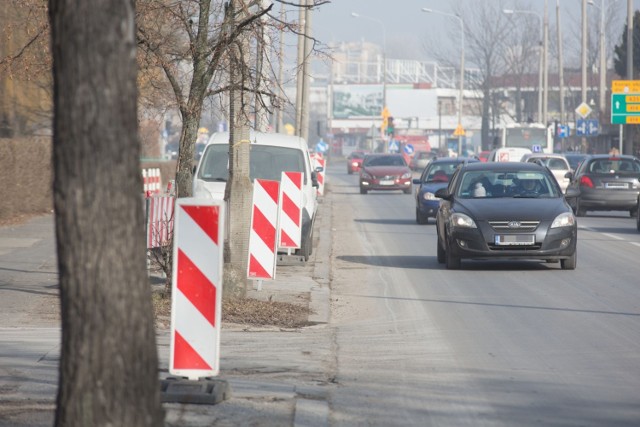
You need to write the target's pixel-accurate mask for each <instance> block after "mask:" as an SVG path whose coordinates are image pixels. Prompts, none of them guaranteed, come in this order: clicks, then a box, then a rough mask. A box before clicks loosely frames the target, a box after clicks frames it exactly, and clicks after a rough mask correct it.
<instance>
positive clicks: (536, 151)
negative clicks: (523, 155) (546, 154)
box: [531, 144, 542, 153]
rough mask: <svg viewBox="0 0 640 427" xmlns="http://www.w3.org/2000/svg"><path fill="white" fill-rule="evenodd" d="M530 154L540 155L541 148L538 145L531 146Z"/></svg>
mask: <svg viewBox="0 0 640 427" xmlns="http://www.w3.org/2000/svg"><path fill="white" fill-rule="evenodd" d="M531 152H532V153H542V146H541V145H539V144H535V145H532V146H531Z"/></svg>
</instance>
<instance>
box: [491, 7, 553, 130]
mask: <svg viewBox="0 0 640 427" xmlns="http://www.w3.org/2000/svg"><path fill="white" fill-rule="evenodd" d="M502 13H504V14H505V15H514V14H523V15H526V14H528V15H533V16H535V17H536V18H538V20H539V23H540V35H541V39H542V40H545V34H544V33H545V31H544V21H543V19H542V16H540V14H539V13H537V12H534V11H531V10H514V9H503V10H502ZM546 58H547V49H546V45H545V43H544V42H543V44H542V49H541V50H540V59H539V70H538V121H540V122H542V124H544V125H545V126H546V124H547V123H546V122H547V117H546V115H547V108H546V105H544V104H545V102H544V101H543V92H545V89H546V88H545V87H544V79H543V75H545V74H546V68H547V67H546V65H545V64H546Z"/></svg>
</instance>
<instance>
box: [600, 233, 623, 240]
mask: <svg viewBox="0 0 640 427" xmlns="http://www.w3.org/2000/svg"><path fill="white" fill-rule="evenodd" d="M602 235H603V236H607V237H611V238H612V239H616V240H624V238H623V237H619V236H614V235H613V234H609V233H602Z"/></svg>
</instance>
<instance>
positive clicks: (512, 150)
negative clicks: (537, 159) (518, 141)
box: [487, 147, 531, 162]
mask: <svg viewBox="0 0 640 427" xmlns="http://www.w3.org/2000/svg"><path fill="white" fill-rule="evenodd" d="M525 154H531V150H529V149H528V148H521V147H501V148H496V149H495V150H491V153H490V154H489V159H488V160H487V161H488V162H519V161H521V160H522V157H524V155H525Z"/></svg>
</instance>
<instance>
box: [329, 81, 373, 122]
mask: <svg viewBox="0 0 640 427" xmlns="http://www.w3.org/2000/svg"><path fill="white" fill-rule="evenodd" d="M382 100H383V85H381V84H380V85H334V86H333V118H335V119H354V118H361V117H380V115H381V114H382Z"/></svg>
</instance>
